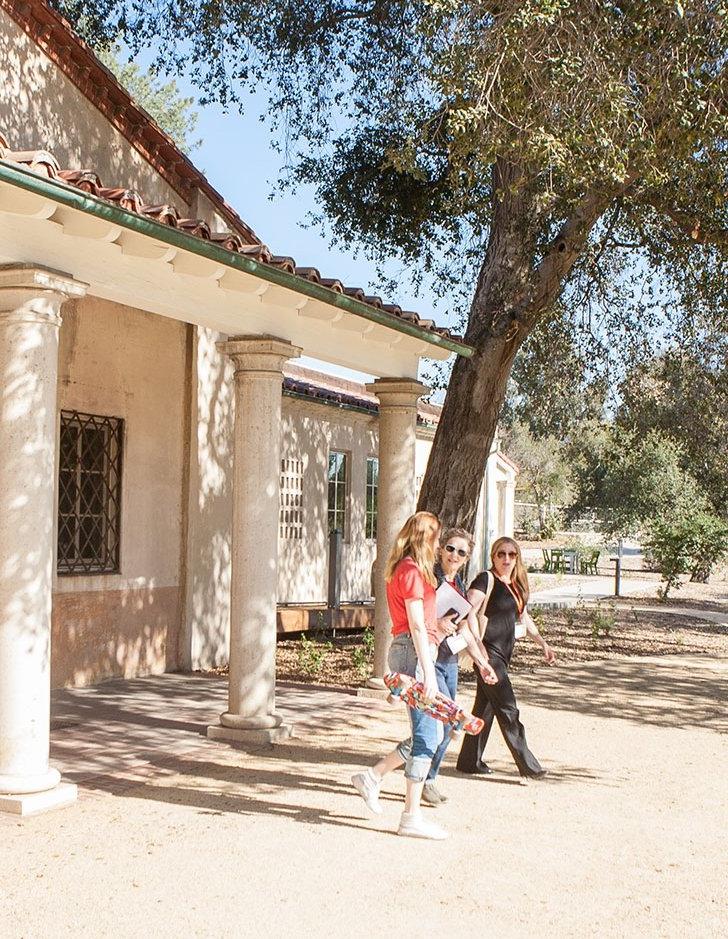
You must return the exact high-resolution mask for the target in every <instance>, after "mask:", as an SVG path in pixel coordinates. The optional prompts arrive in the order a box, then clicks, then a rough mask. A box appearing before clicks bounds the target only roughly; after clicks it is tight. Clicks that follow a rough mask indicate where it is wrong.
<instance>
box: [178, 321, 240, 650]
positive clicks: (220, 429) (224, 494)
mask: <svg viewBox="0 0 728 939" xmlns="http://www.w3.org/2000/svg"><path fill="white" fill-rule="evenodd" d="M190 329H191V331H192V341H193V342H194V343H195V344H196V357H194V358H193V361H194V362H196V365H197V367H196V369H195V368H193V370H192V376H191V380H192V381H196V383H197V393H196V396H194V397H195V401H196V406H193V409H192V415H191V418H192V425H191V440H190V444H191V447H192V453H191V455H190V483H189V485H190V490H189V503H188V515H189V523H188V525H189V527H188V544H187V558H186V567H187V600H186V610H185V619H186V623H185V625H186V629H185V628H183V629H182V630H181V631H180V636H181V641H182V643H183V648H181V649H180V664H181V665H182V666H183V667H189V668H209V667H214V666H216V665H223V664H225V663H226V662H227V659H228V637H229V632H230V563H231V550H230V538H231V520H232V468H233V422H234V412H235V407H234V377H233V366H232V362H231V361H230V360H229V359H227V358H226V357H224V356H222V355H221V354H220V353H219V352H218V350H217V347H216V343H217V342H218V341H219V340H220V338H221V337H220V336H219V334H218V333H215V332H213V331H212V330H207V329H201V328H199V329H195V328H194V327H190Z"/></svg>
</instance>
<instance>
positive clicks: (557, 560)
mask: <svg viewBox="0 0 728 939" xmlns="http://www.w3.org/2000/svg"><path fill="white" fill-rule="evenodd" d="M551 573H552V574H559V573H562V574H564V573H566V561H565V559H564V549H563V548H552V549H551Z"/></svg>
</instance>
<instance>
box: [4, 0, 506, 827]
mask: <svg viewBox="0 0 728 939" xmlns="http://www.w3.org/2000/svg"><path fill="white" fill-rule="evenodd" d="M0 63H1V64H2V73H3V75H4V81H3V83H2V87H1V88H0V396H1V397H0V806H1V807H3V808H7V809H10V810H11V811H23V812H25V811H35V810H38V809H39V808H42V807H47V806H49V805H52V804H62V803H63V802H64V801H69V800H72V799H73V798H74V797H75V791H74V787H72V786H68V785H64V784H62V783H60V782H59V778H58V773H57V772H56V771H55V770H53V769H52V768H51V767H50V766H49V763H48V741H49V693H50V688H51V684H54V685H63V684H87V683H90V682H93V681H98V680H100V679H103V678H105V677H109V676H112V675H123V676H132V675H141V674H149V673H154V672H162V671H165V670H170V669H175V668H191V667H198V666H200V665H206V664H210V663H213V662H221V661H226V660H228V657H229V662H230V678H229V706H228V710H227V711H226V712H225V713H224V714H222V715H221V717H220V722H219V724H217V725H215V726H213V727H211V728H210V730H209V733H210V736H211V737H214V738H216V739H227V740H231V741H232V742H235V741H241V740H250V739H253V740H273V739H276V738H278V737H280V736H282V735H285V733H286V732H287V728H285V727H284V726H282V724H281V721H280V718H279V716H278V714H277V713H276V710H275V642H276V631H277V607H278V606H279V605H285V604H288V605H294V606H295V605H306V604H316V603H320V602H325V599H326V587H327V578H328V571H327V563H328V562H327V557H328V555H327V541H328V532H329V528H330V527H331V526H332V525H333V524H336V525H337V526H338V525H339V524H340V523H341V524H342V525H343V527H344V545H343V551H342V555H343V556H342V586H341V592H342V598H343V599H345V600H350V601H359V602H362V601H366V600H367V599H369V598H370V597H371V594H372V581H373V583H374V588H375V594H376V600H375V604H376V606H375V613H374V621H375V631H376V635H377V650H376V655H375V659H376V661H375V673H376V674H381V672H382V670H383V668H384V656H385V654H386V642H387V632H388V623H387V617H386V610H385V608H384V605H383V604H384V591H383V589H382V575H381V570H380V566H379V565H378V564H375V563H374V562H375V559H376V558H377V557H380V558H381V557H382V555H386V552H387V551H388V548H389V545H390V544H391V541H392V538H393V536H394V534H395V532H396V531H397V530H398V528H399V527H400V525H401V524H402V522H403V521H404V519H405V518H406V517H407V516H408V515H409V514H410V513H411V511H413V509H414V505H415V481H416V479H417V476H418V475H421V474H422V472H423V471H424V465H425V462H426V459H427V451H428V447H429V440H428V438H431V436H432V433H433V426H432V425H433V424H434V420H435V417H436V415H433V414H432V413H431V412H428V413H429V416H430V418H431V420H429V422H428V420H426V419H425V418H423V417H422V416H421V417H420V422H419V424H418V399H419V398H420V396H421V395H422V393H423V392H424V391H425V389H424V387H423V386H422V385H421V384H420V383H419V382H418V381H417V374H418V365H419V361H420V357H422V356H428V357H434V358H447V357H448V356H450V355H452V354H461V355H470V354H471V350H470V349H469V348H468V347H467V346H466V345H464V344H463V343H462V341H460V340H459V339H457V338H454V337H452V336H450V335H449V333H448V332H447V330H439V329H437V328H436V327H435V326H434V324H432V323H431V322H427V321H422V320H420V319H419V317H418V316H417V315H416V314H414V313H409V312H407V311H403V310H401V309H400V308H399V307H397V306H396V305H386V304H384V303H383V302H382V301H381V300H380V299H379V298H376V297H367V296H365V295H364V292H363V291H361V290H359V289H357V288H348V287H346V286H345V285H344V284H342V283H340V282H339V281H337V280H333V279H332V280H327V279H325V278H323V277H322V276H321V275H320V273H319V272H318V271H317V270H316V269H314V268H311V267H301V266H297V265H296V262H295V261H294V260H293V259H291V258H287V257H276V256H273V255H272V254H271V252H270V251H269V249H268V248H267V247H266V246H265V245H264V244H262V243H261V241H260V240H259V239H258V238H257V237H256V236H255V234H254V233H253V231H252V230H251V229H250V228H249V226H248V225H247V224H246V223H245V222H244V221H243V220H242V219H241V218H240V217H239V216H238V215H237V214H236V213H235V211H234V210H233V209H232V208H231V207H230V206H228V205H227V203H225V201H224V199H223V198H222V196H220V195H219V194H218V193H217V192H216V191H215V190H214V189H213V188H212V187H211V186H210V184H209V183H208V182H207V180H206V179H205V178H204V176H203V175H202V174H201V173H200V172H199V171H198V170H197V169H196V168H195V167H194V166H193V165H192V164H191V163H190V161H189V160H188V159H187V158H186V157H185V156H184V155H183V154H182V153H180V152H179V151H178V150H177V148H176V147H175V146H174V144H173V143H172V141H171V140H169V138H167V137H166V135H165V134H164V133H163V132H162V131H160V129H159V128H158V127H157V126H156V125H155V124H154V122H153V121H152V120H151V119H150V118H149V116H148V115H146V113H145V112H143V111H142V110H141V109H140V108H138V107H137V106H136V105H135V104H134V102H133V101H131V99H130V98H129V97H128V95H127V94H126V92H125V91H124V90H123V89H122V88H121V87H120V86H119V85H118V83H117V82H116V81H115V79H114V78H113V76H111V74H110V73H109V72H108V71H107V70H106V69H105V68H104V67H103V66H102V65H101V64H100V63H99V62H98V61H97V60H96V59H95V57H94V56H93V54H92V53H91V51H90V50H89V49H88V48H87V47H86V46H85V45H84V44H83V43H82V42H80V41H79V40H78V39H77V38H76V37H75V36H74V35H73V34H72V32H71V31H70V30H69V28H68V26H67V24H65V23H64V21H63V20H62V19H61V18H60V17H58V15H57V14H56V13H54V12H53V11H51V10H50V9H49V8H48V7H47V6H46V4H45V3H43V2H41V0H26V2H21V0H0ZM302 354H303V355H308V356H312V357H315V358H316V359H318V360H321V361H323V362H329V363H332V364H334V365H336V366H343V367H345V368H348V369H353V370H356V371H358V372H362V373H365V374H368V375H373V376H376V377H375V380H374V381H373V382H372V383H370V384H368V385H367V386H366V388H364V389H362V388H354V387H352V388H350V389H348V390H347V389H344V390H343V391H342V387H341V380H336V381H334V380H333V379H330V378H328V379H327V378H326V377H321V376H319V377H315V376H311V375H309V374H307V373H303V372H300V371H297V370H296V369H295V367H291V365H290V363H291V361H292V360H295V359H296V358H297V357H299V356H300V355H302ZM284 375H285V376H286V378H285V381H284ZM332 383H333V386H334V387H328V393H327V386H331V385H332ZM317 389H318V390H317ZM349 393H350V394H349ZM332 394H333V396H334V397H333V398H332ZM342 394H343V395H344V396H345V397H346V396H348V397H351V398H352V401H349V402H348V404H347V405H346V406H342V401H341V400H336V395H339V396H341V395H342ZM357 402H358V403H357ZM362 402H364V403H363V404H362ZM424 411H427V409H426V408H425V409H424ZM422 412H423V409H422V408H420V414H421V415H422ZM342 467H343V470H342ZM489 467H490V469H489V475H488V480H489V482H488V484H487V487H486V489H487V493H488V496H487V500H486V501H487V512H486V514H487V515H488V518H489V521H486V522H483V521H481V522H480V529H481V542H482V540H483V533H485V536H486V537H487V536H488V534H490V535H492V534H493V533H494V532H495V531H496V530H497V529H502V530H504V531H505V530H507V529H508V525H509V524H510V525H512V508H511V507H509V505H510V506H512V498H511V500H510V503H509V502H508V491H509V487H511V484H512V481H513V480H512V477H513V476H514V470H513V468H512V467H510V468H509V467H508V465H506V463H504V462H503V460H502V458H501V457H499V456H498V455H497V454H493V455H492V456H491V460H490V462H489ZM375 469H376V471H375ZM501 477H502V478H501ZM375 482H376V491H375ZM501 484H502V485H503V486H504V487H505V488H503V489H502V490H499V488H498V487H499V486H500V485H501ZM511 488H512V487H511ZM375 497H376V502H377V504H378V516H377V517H376V519H375V518H373V513H372V505H373V499H374V498H375ZM499 499H500V500H501V501H500V502H499V501H498V500H499ZM483 505H484V506H485V505H486V502H484V503H483ZM498 505H500V506H502V507H501V508H497V506H498ZM483 511H485V508H484V509H483V510H482V511H481V519H482V518H484V516H483ZM498 513H500V515H499V514H498ZM509 513H511V515H509ZM509 519H510V521H509ZM374 526H376V531H375V528H374ZM373 565H374V576H373V577H372V567H373ZM377 587H378V588H379V589H377Z"/></svg>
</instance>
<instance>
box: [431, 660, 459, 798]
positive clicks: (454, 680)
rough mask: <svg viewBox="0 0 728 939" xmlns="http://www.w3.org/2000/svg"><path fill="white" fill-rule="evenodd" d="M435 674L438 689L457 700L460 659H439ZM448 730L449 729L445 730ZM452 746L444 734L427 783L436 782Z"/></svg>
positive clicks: (448, 736)
mask: <svg viewBox="0 0 728 939" xmlns="http://www.w3.org/2000/svg"><path fill="white" fill-rule="evenodd" d="M435 672H436V673H437V687H438V688H439V689H440V691H441V692H442V693H443V694H446V695H447V696H448V698H452V699H453V700H455V695H456V694H457V693H458V657H457V656H453V658H452V659H451V660H450V661H445V662H441V661H440V660H439V659H438V660H437V662H435ZM445 729H446V730H447V728H445ZM449 745H450V734H449V733H444V734H443V739H442V743H441V744H440V746H439V747H438V748H437V750H436V751H435V755H434V757H433V758H432V764H431V766H430V772H429V773H428V774H427V782H428V783H429V782H434V781H435V777H436V776H437V774H438V772H439V771H440V764H441V763H442V761H443V758H444V756H445V751H446V750H447V748H448V746H449Z"/></svg>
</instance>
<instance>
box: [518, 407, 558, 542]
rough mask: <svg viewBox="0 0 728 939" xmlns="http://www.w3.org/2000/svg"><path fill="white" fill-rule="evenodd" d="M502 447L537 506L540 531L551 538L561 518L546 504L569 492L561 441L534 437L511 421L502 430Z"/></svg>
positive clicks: (554, 438)
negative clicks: (516, 466)
mask: <svg viewBox="0 0 728 939" xmlns="http://www.w3.org/2000/svg"><path fill="white" fill-rule="evenodd" d="M502 446H503V449H504V450H505V452H506V453H508V455H509V457H510V458H511V459H513V460H514V462H516V463H517V464H518V467H519V469H520V475H519V478H518V482H519V486H520V487H521V488H523V489H525V490H526V491H527V492H528V493H529V495H530V496H531V497H532V498H533V501H534V502H535V503H536V505H537V506H538V514H539V532H540V534H541V535H542V536H543V537H551V536H552V535H553V533H554V531H555V530H556V528H557V527H558V525H559V524H560V522H561V519H560V516H559V514H558V512H556V511H554V510H552V509H551V508H550V506H551V504H552V503H560V502H564V501H565V500H567V499H568V498H569V494H570V486H571V472H570V469H569V464H568V462H567V455H566V448H565V446H564V444H563V442H562V441H561V440H559V439H558V438H557V437H553V436H546V437H535V436H534V435H533V434H532V433H531V431H530V430H529V428H528V426H527V425H526V424H523V423H521V422H520V421H514V422H513V423H512V424H511V426H510V427H509V428H508V429H507V430H505V431H504V434H503V440H502Z"/></svg>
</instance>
